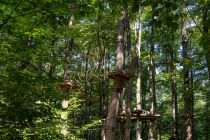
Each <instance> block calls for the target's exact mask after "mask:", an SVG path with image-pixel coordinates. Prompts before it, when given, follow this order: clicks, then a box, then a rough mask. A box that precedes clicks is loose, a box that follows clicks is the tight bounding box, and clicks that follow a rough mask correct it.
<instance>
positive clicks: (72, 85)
mask: <svg viewBox="0 0 210 140" xmlns="http://www.w3.org/2000/svg"><path fill="white" fill-rule="evenodd" d="M57 86H58V87H59V88H60V89H62V90H64V91H66V92H69V91H70V90H78V89H79V88H80V86H79V84H77V83H76V82H74V81H72V80H65V81H64V82H63V83H58V84H57Z"/></svg>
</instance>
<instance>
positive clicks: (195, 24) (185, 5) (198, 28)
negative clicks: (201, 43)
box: [185, 5, 203, 34]
mask: <svg viewBox="0 0 210 140" xmlns="http://www.w3.org/2000/svg"><path fill="white" fill-rule="evenodd" d="M185 6H186V5H185ZM186 9H187V11H188V13H189V15H190V18H191V19H192V20H193V22H194V23H195V25H196V27H197V28H198V30H199V31H200V33H201V34H203V31H202V30H201V28H200V27H199V26H198V24H197V22H196V21H195V19H194V18H193V16H192V14H191V12H190V10H189V9H188V8H187V6H186Z"/></svg>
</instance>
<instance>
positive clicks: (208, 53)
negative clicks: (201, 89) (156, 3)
mask: <svg viewBox="0 0 210 140" xmlns="http://www.w3.org/2000/svg"><path fill="white" fill-rule="evenodd" d="M209 8H210V3H206V5H205V6H204V8H203V17H202V18H203V19H202V20H203V38H202V39H203V40H204V42H203V49H204V52H205V57H206V63H207V68H208V76H209V85H208V87H210V47H209V46H210V45H209V42H210V36H209V19H208V18H209V16H210V15H209V14H208V13H209V12H208V11H209ZM209 112H210V88H208V89H207V93H206V127H205V131H206V140H209V138H210V132H209V131H210V129H209V126H208V123H209V121H210V113H209Z"/></svg>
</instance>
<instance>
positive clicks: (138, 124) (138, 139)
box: [135, 8, 142, 140]
mask: <svg viewBox="0 0 210 140" xmlns="http://www.w3.org/2000/svg"><path fill="white" fill-rule="evenodd" d="M139 14H141V13H140V8H139ZM140 17H141V15H139V23H136V25H135V26H136V27H135V29H136V33H135V36H136V48H137V56H138V66H139V68H138V71H137V73H138V76H137V81H136V109H137V110H141V109H142V107H141V93H140V92H141V75H142V68H140V59H141V31H142V26H141V18H140ZM136 140H142V136H141V122H140V121H139V120H137V122H136Z"/></svg>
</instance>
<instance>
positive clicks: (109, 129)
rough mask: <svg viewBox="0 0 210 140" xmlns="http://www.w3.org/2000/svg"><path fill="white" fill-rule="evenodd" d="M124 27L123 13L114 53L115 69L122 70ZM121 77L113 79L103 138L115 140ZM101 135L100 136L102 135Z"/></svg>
mask: <svg viewBox="0 0 210 140" xmlns="http://www.w3.org/2000/svg"><path fill="white" fill-rule="evenodd" d="M124 28H125V18H124V15H123V17H122V18H121V19H120V21H119V23H118V35H117V53H116V70H117V71H122V70H123V66H124ZM122 84H123V80H122V79H115V80H114V85H113V91H112V98H111V103H110V106H109V109H108V116H107V118H106V120H105V121H106V122H105V125H104V129H105V134H103V135H105V139H106V140H115V127H116V117H117V112H118V107H119V97H120V94H121V92H122ZM103 135H102V137H103Z"/></svg>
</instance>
